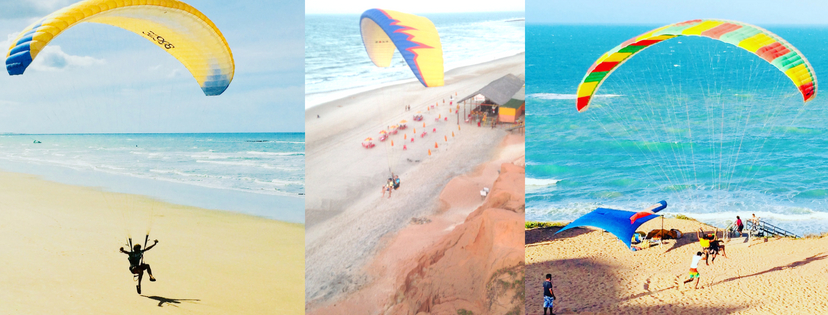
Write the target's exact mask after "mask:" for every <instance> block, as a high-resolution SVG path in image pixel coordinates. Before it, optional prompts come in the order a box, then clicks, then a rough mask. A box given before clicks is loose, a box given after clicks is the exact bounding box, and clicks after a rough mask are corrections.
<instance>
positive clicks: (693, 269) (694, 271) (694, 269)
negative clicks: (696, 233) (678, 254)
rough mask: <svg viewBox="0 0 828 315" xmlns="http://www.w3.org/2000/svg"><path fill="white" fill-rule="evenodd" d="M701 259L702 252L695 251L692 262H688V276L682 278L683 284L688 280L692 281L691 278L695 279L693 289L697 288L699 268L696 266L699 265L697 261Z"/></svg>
mask: <svg viewBox="0 0 828 315" xmlns="http://www.w3.org/2000/svg"><path fill="white" fill-rule="evenodd" d="M701 259H702V252H696V256H693V262H691V263H690V278H689V279H687V280H684V284H687V283H688V282H690V281H693V279H696V285H695V287H694V289H698V288H699V276H700V275H699V270H698V269H697V268H698V267H699V261H701Z"/></svg>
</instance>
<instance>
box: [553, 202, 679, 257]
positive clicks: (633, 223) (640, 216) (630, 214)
mask: <svg viewBox="0 0 828 315" xmlns="http://www.w3.org/2000/svg"><path fill="white" fill-rule="evenodd" d="M665 208H667V201H664V200H662V201H659V202H658V203H656V204H655V205H653V206H652V207H650V208H648V209H647V210H644V211H639V212H635V211H627V210H616V209H608V208H598V209H595V210H593V211H592V212H590V213H587V214H585V215H583V216H582V217H580V218H578V219H577V220H575V221H572V223H570V224H567V225H566V227H564V228H563V229H560V230H559V231H558V232H557V233H555V234H558V233H561V232H563V231H566V230H569V229H572V228H576V227H581V226H591V227H595V228H599V229H603V230H605V231H607V232H610V233H612V234H613V235H615V237H617V238H618V239H620V240H621V241H622V242H624V244H625V245H627V248H631V247H632V244H631V240H632V236H633V233H635V230H636V229H638V227H639V226H641V225H642V224H644V223H645V222H647V221H650V220H652V219H655V218H657V217H659V215H657V214H655V213H656V212H659V211H661V210H664V209H665Z"/></svg>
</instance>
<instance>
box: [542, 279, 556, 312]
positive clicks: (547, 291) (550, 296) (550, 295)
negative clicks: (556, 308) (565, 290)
mask: <svg viewBox="0 0 828 315" xmlns="http://www.w3.org/2000/svg"><path fill="white" fill-rule="evenodd" d="M553 301H555V293H554V292H552V274H548V273H547V274H546V281H544V282H543V315H546V310H547V309H549V315H555V313H552V306H553V304H552V302H553Z"/></svg>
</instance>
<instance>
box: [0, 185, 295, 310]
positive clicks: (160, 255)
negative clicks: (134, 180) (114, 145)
mask: <svg viewBox="0 0 828 315" xmlns="http://www.w3.org/2000/svg"><path fill="white" fill-rule="evenodd" d="M0 175H2V179H0V212H2V213H3V220H0V264H2V265H3V270H4V271H3V272H2V273H0V286H2V287H3V290H2V293H0V313H3V314H148V313H152V314H274V313H278V314H301V313H303V309H304V303H303V297H304V286H303V281H304V247H303V243H304V227H303V226H302V225H299V224H290V223H282V222H278V221H273V220H268V219H262V218H258V217H252V216H247V215H240V214H233V213H229V212H223V211H212V210H205V209H199V208H194V207H186V206H179V205H173V204H168V203H164V202H159V201H156V200H152V199H149V198H146V197H142V196H136V195H126V194H118V193H108V192H101V191H100V190H97V189H93V188H86V187H77V186H71V185H64V184H58V183H53V182H48V181H45V180H41V179H38V178H36V177H34V176H31V175H24V174H17V173H0ZM124 207H126V208H124ZM123 210H126V211H123ZM124 216H126V217H127V218H128V220H127V221H125V220H124ZM136 218H149V219H150V220H151V221H150V222H151V223H152V224H151V227H152V235H151V238H152V239H159V240H160V242H159V244H158V245H157V247H156V248H153V249H151V250H150V251H148V252H147V253H146V256H145V257H146V260H145V261H146V262H147V263H149V264H150V265H151V266H152V269H153V273H154V274H155V276H156V277H157V278H158V281H157V282H149V281H147V280H148V279H146V278H145V279H144V281H145V282H144V283H143V295H138V294H137V292H136V290H135V283H134V282H133V279H132V275H131V274H130V272H129V271H128V266H129V263H128V262H127V259H126V255H124V254H121V253H119V252H118V247H121V246H124V243H125V242H126V240H125V238H126V236H127V235H126V229H125V226H131V225H133V224H138V225H145V224H147V223H146V222H137V221H141V220H143V219H136ZM133 233H140V235H133V237H135V238H136V242H140V243H143V239H144V235H143V233H144V230H140V231H133ZM139 238H140V240H138V239H139Z"/></svg>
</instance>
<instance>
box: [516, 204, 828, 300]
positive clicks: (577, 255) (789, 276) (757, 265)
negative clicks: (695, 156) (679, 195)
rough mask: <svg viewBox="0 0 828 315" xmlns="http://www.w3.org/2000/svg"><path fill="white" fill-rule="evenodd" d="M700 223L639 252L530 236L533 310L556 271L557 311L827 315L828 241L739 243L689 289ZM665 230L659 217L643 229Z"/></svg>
mask: <svg viewBox="0 0 828 315" xmlns="http://www.w3.org/2000/svg"><path fill="white" fill-rule="evenodd" d="M700 226H702V227H704V228H705V229H706V230H708V231H712V230H713V228H712V227H710V226H706V225H703V224H701V223H699V222H695V221H688V220H678V219H665V220H664V227H665V228H667V229H670V228H676V229H679V230H681V231H682V232H684V233H689V234H688V235H686V236H684V237H683V238H682V239H680V240H678V241H677V242H674V243H671V244H668V245H666V246H664V247H653V248H649V249H645V250H642V251H637V252H632V251H630V250H629V249H627V248H626V247H625V246H624V245H623V244H622V243H621V242H620V241H619V240H617V239H616V238H615V237H614V236H612V235H611V234H608V233H602V232H599V231H592V230H588V229H573V230H569V231H565V232H562V233H561V234H560V235H557V236H555V235H553V234H554V233H555V232H556V231H557V230H558V229H557V228H550V229H539V230H529V231H526V266H527V268H526V276H527V281H526V294H527V298H526V301H527V302H526V313H527V314H542V313H543V309H542V307H541V304H542V302H543V298H542V296H541V287H542V285H541V284H542V281H543V276H544V275H545V274H546V273H551V274H552V278H553V283H554V291H555V293H556V296H557V297H558V301H557V302H556V303H557V304H556V307H555V310H556V312H555V313H556V314H575V313H577V314H652V313H658V314H725V313H733V314H826V313H828V302H826V297H828V293H826V291H825V288H826V287H828V277H826V276H828V237H823V238H819V239H798V240H794V239H755V240H754V241H752V242H749V243H748V242H747V241H746V239H744V238H741V239H732V240H731V241H730V242H728V243H726V247H725V248H726V253H727V256H728V257H727V258H724V257H721V256H719V257H718V258H716V260H715V262H714V263H713V264H711V265H709V266H707V265H704V263H702V264H700V267H699V273H701V281H700V283H699V289H698V290H695V289H693V288H692V286H687V287H684V286H681V285H679V283H681V282H683V280H684V279H685V278H686V277H687V273H688V269H689V266H690V261H691V257H692V255H693V254H695V253H696V252H697V251H699V249H700V246H699V245H698V242H697V241H698V240H697V238H696V237H695V234H694V233H693V232H694V231H695V230H697V229H698V228H699V227H700ZM660 227H661V220H659V219H655V220H652V221H650V222H648V223H646V224H644V225H642V227H641V228H640V229H639V230H642V231H649V230H651V229H656V228H660Z"/></svg>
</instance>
